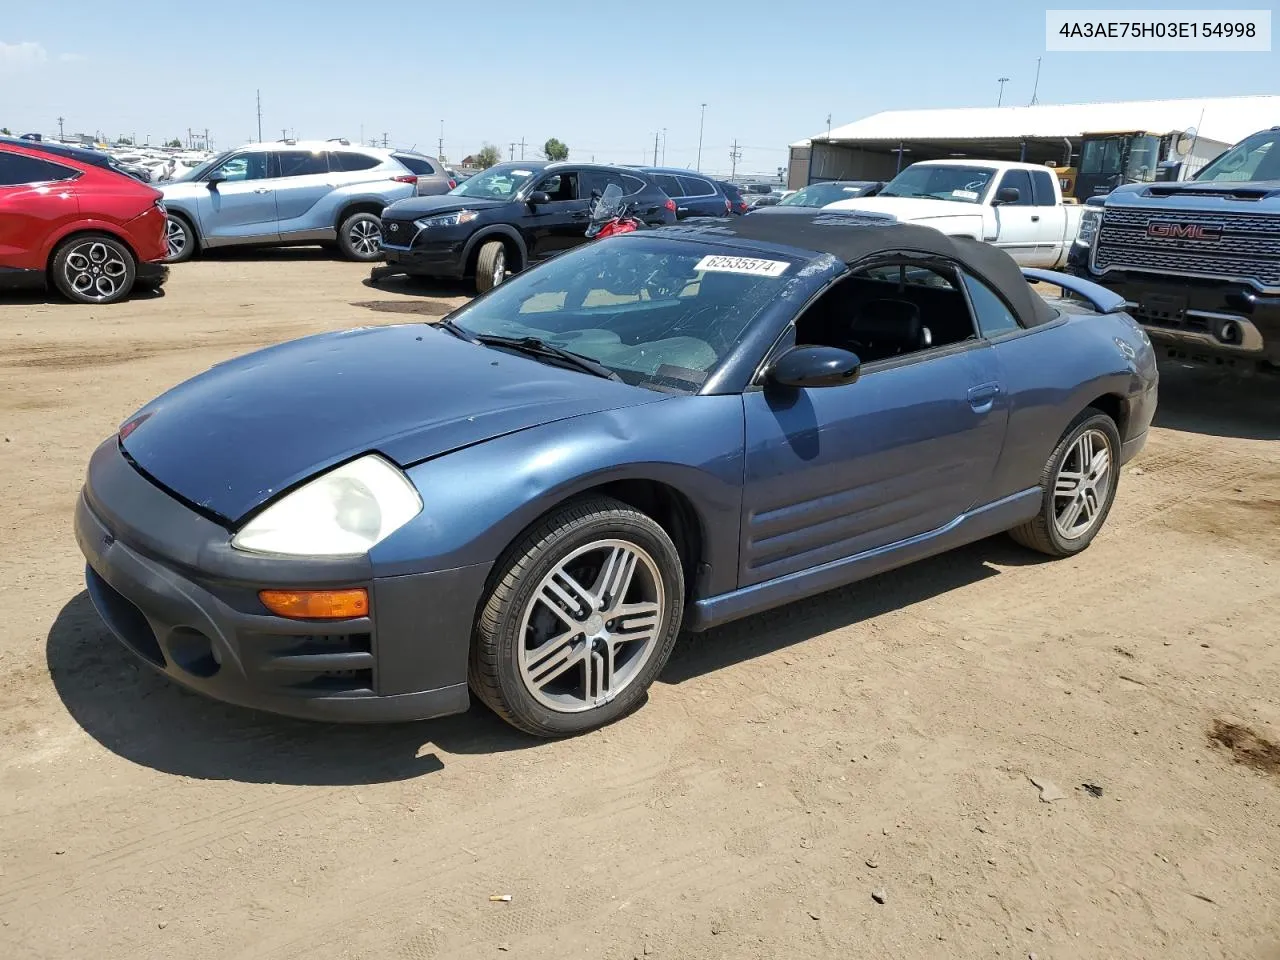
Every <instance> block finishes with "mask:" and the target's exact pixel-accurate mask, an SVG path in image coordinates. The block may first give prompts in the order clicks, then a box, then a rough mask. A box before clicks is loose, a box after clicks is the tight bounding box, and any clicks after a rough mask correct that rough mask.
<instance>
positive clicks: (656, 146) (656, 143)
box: [653, 130, 658, 167]
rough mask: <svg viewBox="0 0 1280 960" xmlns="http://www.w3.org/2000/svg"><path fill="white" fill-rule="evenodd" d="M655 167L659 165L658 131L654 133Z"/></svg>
mask: <svg viewBox="0 0 1280 960" xmlns="http://www.w3.org/2000/svg"><path fill="white" fill-rule="evenodd" d="M653 165H654V166H655V167H656V166H657V165H658V131H656V130H655V131H654V132H653Z"/></svg>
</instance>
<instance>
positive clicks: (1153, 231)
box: [1147, 220, 1222, 243]
mask: <svg viewBox="0 0 1280 960" xmlns="http://www.w3.org/2000/svg"><path fill="white" fill-rule="evenodd" d="M1147 236H1148V237H1158V238H1160V239H1163V240H1208V241H1212V242H1215V243H1216V242H1217V241H1219V240H1221V239H1222V224H1220V223H1179V222H1178V221H1176V220H1152V221H1151V222H1150V223H1148V224H1147Z"/></svg>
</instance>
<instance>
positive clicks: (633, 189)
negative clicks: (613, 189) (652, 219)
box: [622, 173, 649, 196]
mask: <svg viewBox="0 0 1280 960" xmlns="http://www.w3.org/2000/svg"><path fill="white" fill-rule="evenodd" d="M622 186H623V188H624V189H625V190H626V192H627V196H631V195H632V194H633V193H640V192H641V191H642V190H648V189H649V185H648V184H647V183H645V182H644V181H643V180H641V179H640V178H639V177H630V176H627V175H626V174H625V173H624V174H623V175H622Z"/></svg>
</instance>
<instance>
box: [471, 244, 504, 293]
mask: <svg viewBox="0 0 1280 960" xmlns="http://www.w3.org/2000/svg"><path fill="white" fill-rule="evenodd" d="M505 279H507V247H506V244H504V243H503V242H502V241H501V240H490V241H489V242H488V243H486V244H485V245H484V246H483V247H481V248H480V256H479V257H477V258H476V291H477V292H478V293H484V292H485V291H487V290H492V289H493V288H494V287H496V286H497V285H498V284H500V283H501V282H502V281H503V280H505Z"/></svg>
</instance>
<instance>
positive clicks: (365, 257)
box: [338, 213, 382, 263]
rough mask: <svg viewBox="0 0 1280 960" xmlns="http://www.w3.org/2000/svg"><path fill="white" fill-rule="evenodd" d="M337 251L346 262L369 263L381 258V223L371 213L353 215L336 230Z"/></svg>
mask: <svg viewBox="0 0 1280 960" xmlns="http://www.w3.org/2000/svg"><path fill="white" fill-rule="evenodd" d="M338 249H339V250H341V251H342V255H343V256H344V257H346V258H347V259H348V260H359V261H361V262H363V263H369V262H371V261H373V260H377V259H379V258H380V257H381V256H382V221H381V220H379V219H378V217H376V216H375V215H374V214H372V213H353V214H352V215H351V216H349V217H347V219H345V220H343V221H342V226H341V227H339V228H338Z"/></svg>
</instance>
